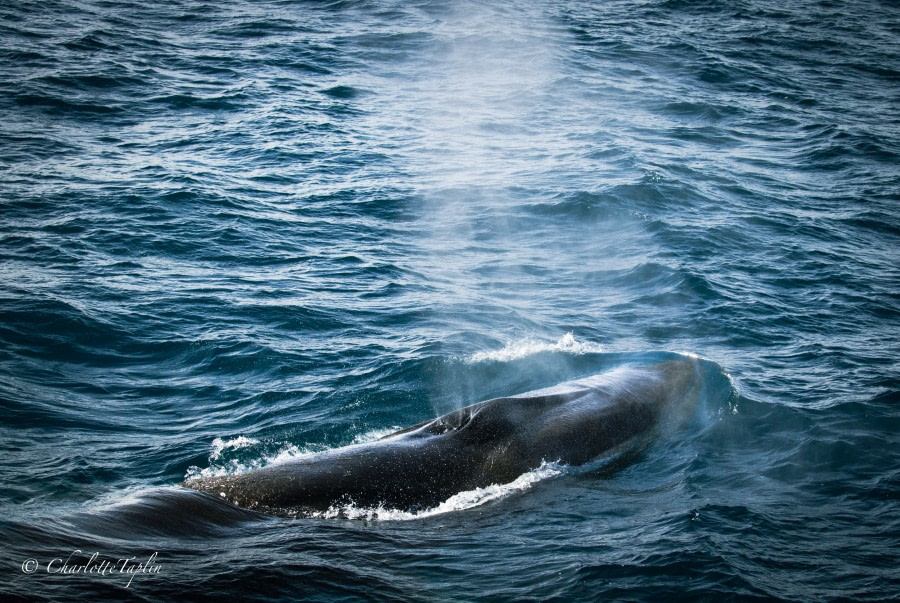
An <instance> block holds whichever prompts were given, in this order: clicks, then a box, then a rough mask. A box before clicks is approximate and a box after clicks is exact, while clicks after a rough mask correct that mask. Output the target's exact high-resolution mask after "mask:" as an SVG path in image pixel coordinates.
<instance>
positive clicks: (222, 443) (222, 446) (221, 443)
mask: <svg viewBox="0 0 900 603" xmlns="http://www.w3.org/2000/svg"><path fill="white" fill-rule="evenodd" d="M253 444H259V440H254V439H253V438H248V437H246V436H238V437H236V438H234V439H232V440H223V439H222V438H216V439H215V440H213V442H212V452H211V453H210V455H209V460H211V461H215V460H217V459H218V458H219V457H221V456H222V452H223V451H225V450H238V449H239V448H246V447H247V446H252V445H253Z"/></svg>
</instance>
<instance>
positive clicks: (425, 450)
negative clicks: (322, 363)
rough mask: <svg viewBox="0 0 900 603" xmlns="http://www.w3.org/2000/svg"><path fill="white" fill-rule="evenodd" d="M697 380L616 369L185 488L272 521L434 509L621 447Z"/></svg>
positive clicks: (667, 366) (677, 364)
mask: <svg viewBox="0 0 900 603" xmlns="http://www.w3.org/2000/svg"><path fill="white" fill-rule="evenodd" d="M698 381H699V377H698V375H697V370H696V366H695V361H694V360H693V359H690V358H680V359H677V360H670V361H667V362H663V363H660V364H656V365H652V366H644V367H622V368H618V369H615V370H612V371H609V372H606V373H601V374H599V375H595V376H592V377H588V378H585V379H580V380H577V381H572V382H568V383H563V384H561V385H558V386H555V387H553V388H549V389H545V390H539V391H535V392H529V393H526V394H521V395H518V396H512V397H509V398H497V399H493V400H488V401H485V402H480V403H478V404H473V405H471V406H467V407H466V408H463V409H460V410H458V411H454V412H452V413H449V414H447V415H444V416H442V417H439V418H437V419H434V420H432V421H428V422H426V423H423V424H420V425H416V426H413V427H410V428H407V429H403V430H400V431H398V432H396V433H394V434H391V435H389V436H387V437H385V438H383V439H381V440H378V441H375V442H369V443H366V444H359V445H354V446H348V447H345V448H338V449H335V450H331V451H328V452H324V453H320V454H315V455H310V456H308V457H303V458H299V459H296V460H293V461H290V462H287V463H283V464H278V465H272V466H269V467H265V468H262V469H259V470H256V471H252V472H248V473H243V474H239V475H233V476H223V477H213V478H203V479H199V480H192V481H189V482H185V484H184V485H185V486H187V487H189V488H194V489H197V490H202V491H205V492H209V493H211V494H214V495H217V496H221V497H223V498H225V499H227V500H229V501H230V502H232V503H234V504H236V505H239V506H242V507H248V508H253V509H258V510H261V511H269V512H275V513H279V512H296V511H300V512H302V511H304V510H306V511H323V510H326V509H328V508H329V507H332V506H335V505H346V504H353V505H356V506H359V507H376V506H383V507H385V508H396V509H411V508H412V509H415V508H427V507H432V506H434V505H437V504H438V503H440V502H442V501H444V500H446V499H447V498H449V497H450V496H453V495H454V494H456V493H458V492H462V491H466V490H472V489H475V488H479V487H484V486H488V485H491V484H503V483H508V482H511V481H513V480H514V479H516V478H517V477H518V476H520V475H522V474H523V473H525V472H527V471H530V470H532V469H535V468H537V467H539V466H540V465H541V463H542V462H544V461H548V462H560V463H562V464H566V465H573V466H577V465H582V464H585V463H588V462H590V461H592V460H594V459H596V458H598V457H600V456H602V455H604V454H606V453H609V452H611V451H614V450H616V449H617V448H621V447H623V446H628V445H629V443H631V442H634V441H635V440H637V439H640V438H642V437H645V436H648V435H649V434H652V433H653V431H654V429H655V427H656V425H657V424H658V422H659V421H660V418H661V417H662V416H664V413H665V411H666V410H667V409H669V408H673V407H674V406H677V405H680V404H683V403H684V402H685V401H686V400H689V399H690V398H692V397H693V396H695V394H696V391H697V387H698Z"/></svg>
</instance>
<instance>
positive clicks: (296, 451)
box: [184, 436, 322, 481]
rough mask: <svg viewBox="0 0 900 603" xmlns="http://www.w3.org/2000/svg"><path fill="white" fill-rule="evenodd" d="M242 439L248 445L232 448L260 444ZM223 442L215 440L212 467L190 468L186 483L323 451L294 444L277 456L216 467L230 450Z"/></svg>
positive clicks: (237, 446) (230, 461) (219, 439)
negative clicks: (219, 460)
mask: <svg viewBox="0 0 900 603" xmlns="http://www.w3.org/2000/svg"><path fill="white" fill-rule="evenodd" d="M242 438H243V439H244V440H246V442H247V443H243V445H236V446H232V448H235V447H236V448H244V447H246V446H250V445H253V444H258V443H259V442H258V441H257V440H253V439H252V438H244V437H243V436H241V437H239V438H235V439H236V440H240V439H242ZM221 441H222V440H221V438H216V439H215V440H213V446H212V448H213V451H212V452H211V453H210V455H209V461H210V463H211V464H210V466H209V467H207V468H205V469H201V468H200V467H197V466H196V465H193V466H191V467H188V470H187V473H186V474H185V476H184V479H185V480H186V481H189V480H194V479H198V478H201V477H219V476H222V475H236V474H238V473H246V472H247V471H253V470H254V469H259V468H261V467H265V466H267V465H277V464H280V463H286V462H288V461H291V460H294V459H296V458H300V457H304V456H308V455H311V454H316V453H318V452H321V451H322V448H313V447H308V448H298V447H297V446H295V445H293V444H285V445H284V446H283V447H282V448H281V449H279V450H278V452H276V453H275V454H270V455H263V456H262V457H260V458H258V459H253V460H250V461H246V462H241V461H238V460H235V459H230V460H229V461H227V462H226V463H225V464H219V465H216V464H215V461H216V460H218V459H219V457H220V456H221V454H222V451H223V450H225V449H226V448H228V446H222V445H221V444H217V442H221ZM230 441H234V440H230ZM223 444H228V442H224V443H223Z"/></svg>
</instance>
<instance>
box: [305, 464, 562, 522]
mask: <svg viewBox="0 0 900 603" xmlns="http://www.w3.org/2000/svg"><path fill="white" fill-rule="evenodd" d="M562 472H563V467H562V466H560V465H558V464H556V463H546V462H545V463H542V464H541V466H540V467H538V468H537V469H534V470H532V471H529V472H527V473H523V474H522V475H520V476H519V477H517V478H516V479H514V480H513V481H511V482H509V483H508V484H492V485H490V486H485V487H484V488H475V489H474V490H467V491H465V492H459V493H458V494H454V495H453V496H451V497H450V498H448V499H447V500H445V501H444V502H442V503H440V504H439V505H437V506H435V507H432V508H430V509H425V510H423V511H417V512H411V511H400V510H397V509H386V508H384V507H382V506H378V507H357V506H354V505H343V506H333V507H331V508H329V509H328V510H327V511H325V512H323V513H319V514H316V515H314V516H316V517H321V518H323V519H335V518H343V519H367V520H374V519H378V520H381V521H409V520H412V519H422V518H423V517H433V516H435V515H441V514H444V513H451V512H453V511H462V510H464V509H471V508H473V507H478V506H480V505H483V504H485V503H488V502H491V501H494V500H499V499H501V498H505V497H507V496H509V495H511V494H514V493H516V492H523V491H525V490H528V489H529V488H531V487H532V486H533V485H534V484H536V483H538V482H540V481H542V480H545V479H548V478H551V477H554V476H556V475H559V474H560V473H562Z"/></svg>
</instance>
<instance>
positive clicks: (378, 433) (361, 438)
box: [353, 426, 400, 444]
mask: <svg viewBox="0 0 900 603" xmlns="http://www.w3.org/2000/svg"><path fill="white" fill-rule="evenodd" d="M399 429H400V427H399V426H397V427H387V428H384V429H373V430H372V431H367V432H366V433H361V434H359V435H358V436H356V437H354V438H353V443H354V444H365V443H366V442H374V441H375V440H380V439H381V438H383V437H385V436H389V435H391V434H392V433H394V432H395V431H398V430H399Z"/></svg>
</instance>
